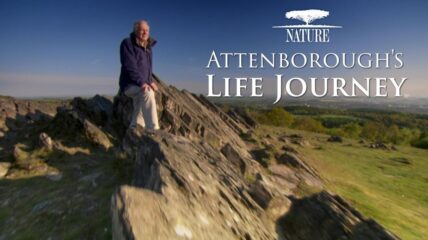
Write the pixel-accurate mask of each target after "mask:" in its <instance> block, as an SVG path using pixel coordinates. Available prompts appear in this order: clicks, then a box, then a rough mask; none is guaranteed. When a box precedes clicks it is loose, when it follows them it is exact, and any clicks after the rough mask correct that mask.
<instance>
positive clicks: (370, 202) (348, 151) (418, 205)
mask: <svg viewBox="0 0 428 240" xmlns="http://www.w3.org/2000/svg"><path fill="white" fill-rule="evenodd" d="M257 131H258V133H259V134H261V135H260V136H264V135H265V134H266V133H270V134H272V135H273V136H274V135H278V134H283V133H287V134H293V133H298V134H300V135H302V136H304V138H305V139H308V140H309V141H310V142H311V145H312V146H314V147H300V146H296V148H297V149H298V150H300V151H299V153H300V154H301V156H303V158H304V160H305V161H306V162H307V163H308V164H310V165H311V166H313V167H314V168H315V169H317V170H318V172H319V173H320V175H321V176H322V178H323V179H324V181H325V184H326V187H327V189H329V190H331V191H333V192H335V193H338V194H339V195H340V196H342V197H344V198H345V199H347V200H348V201H349V202H351V204H352V205H353V206H354V207H355V208H357V209H358V210H359V211H360V212H362V213H363V215H365V216H367V217H372V218H373V219H375V220H377V221H378V222H379V223H381V224H382V225H384V226H385V227H386V228H387V229H389V230H391V231H392V232H393V233H395V234H397V235H398V236H400V237H401V238H402V239H406V240H407V239H409V240H416V239H424V237H426V236H428V191H426V189H428V171H427V170H428V151H427V150H423V149H417V148H414V147H410V146H409V147H407V146H400V147H399V148H398V151H386V150H381V149H371V148H368V147H366V146H364V145H362V144H359V143H358V142H357V141H356V140H352V139H345V142H344V143H331V142H327V141H326V139H327V138H328V136H327V135H323V134H315V133H310V132H305V131H298V130H291V129H286V128H280V127H271V126H261V128H260V129H259V130H257ZM277 144H279V143H277Z"/></svg>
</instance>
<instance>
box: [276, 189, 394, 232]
mask: <svg viewBox="0 0 428 240" xmlns="http://www.w3.org/2000/svg"><path fill="white" fill-rule="evenodd" d="M277 224H278V231H280V232H282V233H283V234H284V236H285V237H286V238H287V239H289V240H297V239H319V240H324V239H352V240H357V239H359V240H365V239H382V240H389V239H391V240H392V239H398V237H397V236H395V235H394V234H392V233H390V232H388V231H387V230H386V229H385V228H383V227H382V226H381V225H380V224H378V223H377V222H375V221H373V220H372V219H365V218H364V217H363V216H362V215H361V214H360V213H359V212H358V211H356V210H355V209H354V208H352V207H351V206H350V205H349V204H348V203H347V202H345V201H344V200H343V199H342V198H341V197H339V196H337V195H333V194H331V193H329V192H326V191H322V192H320V193H317V194H314V195H312V196H309V197H305V198H302V199H293V200H292V204H291V207H290V210H289V211H288V212H287V214H285V215H284V216H282V217H281V218H279V219H278V221H277Z"/></svg>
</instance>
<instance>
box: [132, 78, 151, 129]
mask: <svg viewBox="0 0 428 240" xmlns="http://www.w3.org/2000/svg"><path fill="white" fill-rule="evenodd" d="M125 95H126V96H128V97H130V98H132V105H133V110H132V120H131V124H130V126H129V127H130V128H135V127H137V125H140V126H141V127H143V128H146V129H152V130H157V129H159V122H158V113H157V110H156V98H155V91H154V90H153V89H151V88H150V89H149V90H147V91H146V92H143V90H142V89H141V88H140V87H138V86H133V85H131V86H129V87H128V88H126V90H125Z"/></svg>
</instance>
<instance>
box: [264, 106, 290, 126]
mask: <svg viewBox="0 0 428 240" xmlns="http://www.w3.org/2000/svg"><path fill="white" fill-rule="evenodd" d="M266 120H267V122H268V124H270V125H274V126H281V127H288V126H290V125H291V124H292V123H293V121H294V117H293V115H291V113H289V112H287V111H285V110H284V109H283V108H281V107H274V108H272V109H271V110H270V111H269V112H267V113H266Z"/></svg>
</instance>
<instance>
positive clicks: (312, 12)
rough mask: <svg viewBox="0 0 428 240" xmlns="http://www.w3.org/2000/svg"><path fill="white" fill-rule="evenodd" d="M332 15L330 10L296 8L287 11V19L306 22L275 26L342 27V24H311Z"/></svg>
mask: <svg viewBox="0 0 428 240" xmlns="http://www.w3.org/2000/svg"><path fill="white" fill-rule="evenodd" d="M329 15H330V12H329V11H324V10H319V9H308V10H295V11H289V12H286V13H285V17H286V18H287V19H296V20H300V21H302V22H304V23H305V24H301V25H283V26H273V28H342V26H333V25H313V24H311V23H312V22H314V21H315V20H318V19H322V18H325V17H328V16H329Z"/></svg>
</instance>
